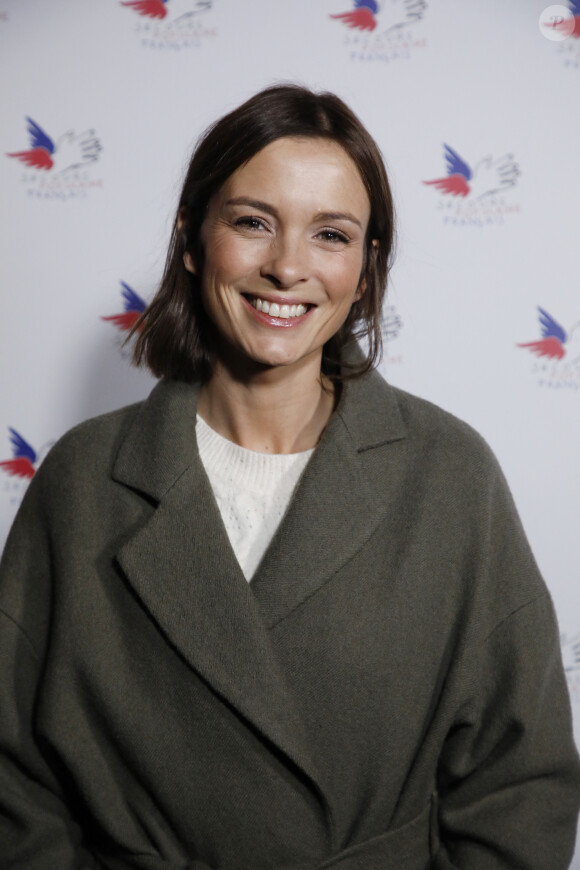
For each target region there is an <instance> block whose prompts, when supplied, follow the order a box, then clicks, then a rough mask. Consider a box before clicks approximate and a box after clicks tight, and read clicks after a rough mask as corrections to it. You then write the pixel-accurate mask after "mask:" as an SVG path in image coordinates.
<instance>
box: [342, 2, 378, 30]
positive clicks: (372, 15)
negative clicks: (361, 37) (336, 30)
mask: <svg viewBox="0 0 580 870" xmlns="http://www.w3.org/2000/svg"><path fill="white" fill-rule="evenodd" d="M378 11H379V4H378V3H376V2H375V0H354V9H353V10H351V11H350V12H339V13H338V14H336V15H331V16H330V17H331V18H336V19H338V20H339V21H342V22H343V24H346V26H347V27H352V28H355V29H356V30H374V29H375V27H376V26H377V17H376V16H377V12H378Z"/></svg>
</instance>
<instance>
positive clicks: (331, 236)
mask: <svg viewBox="0 0 580 870" xmlns="http://www.w3.org/2000/svg"><path fill="white" fill-rule="evenodd" d="M318 238H319V239H322V241H323V242H333V243H334V244H340V245H347V244H348V241H349V240H348V236H345V235H344V233H340V232H339V231H338V230H321V231H320V232H319V233H318Z"/></svg>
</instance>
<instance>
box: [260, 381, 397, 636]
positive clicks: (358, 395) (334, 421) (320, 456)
mask: <svg viewBox="0 0 580 870" xmlns="http://www.w3.org/2000/svg"><path fill="white" fill-rule="evenodd" d="M405 437H406V428H405V425H404V423H403V420H402V419H401V415H400V411H399V407H398V404H397V401H396V398H395V396H394V393H393V391H392V389H391V388H390V387H389V386H388V385H387V384H386V383H385V381H384V380H383V379H382V378H381V377H380V375H378V374H376V373H373V374H372V375H370V376H367V377H364V378H361V379H360V380H356V381H351V382H349V381H347V382H346V384H345V386H344V388H343V395H342V397H341V401H340V403H339V406H338V408H337V411H336V413H335V414H334V415H333V417H332V418H331V421H330V423H329V425H328V427H327V429H326V431H325V433H324V435H323V438H322V440H321V442H320V444H319V446H318V447H317V449H316V451H315V453H314V455H313V457H312V459H311V461H310V463H309V465H308V466H307V468H306V470H305V472H304V475H303V477H302V480H301V482H300V484H299V487H298V489H297V491H296V493H295V496H294V499H293V501H292V503H291V505H290V507H289V510H288V512H287V514H286V516H285V518H284V520H283V522H282V523H281V524H280V527H279V528H278V530H277V532H276V535H275V537H274V539H273V541H272V543H271V545H270V548H269V549H268V551H267V552H266V554H265V556H264V559H263V561H262V563H261V565H260V566H259V568H258V571H257V572H256V575H255V577H254V579H253V580H252V588H253V591H254V595H255V596H256V599H257V601H258V603H259V605H260V610H261V613H262V616H263V619H264V621H265V623H266V624H267V625H268V626H270V627H271V626H273V625H274V624H275V623H277V622H279V621H280V620H281V619H284V617H285V616H286V615H287V614H288V613H290V612H291V611H292V610H293V609H294V608H295V607H297V606H299V605H300V604H302V603H303V602H304V601H306V600H307V599H308V598H309V597H310V596H311V595H313V594H314V593H315V592H316V590H317V589H319V588H320V587H321V586H322V585H323V584H325V583H327V582H328V581H329V580H331V579H332V577H333V575H334V574H335V573H336V572H337V570H338V569H339V568H340V567H341V566H342V565H344V564H345V563H346V562H347V561H348V560H349V559H350V558H351V557H352V556H353V555H354V554H355V553H356V552H357V551H358V550H360V549H361V547H363V546H364V544H365V543H366V542H367V541H368V539H369V538H370V537H371V535H372V534H373V532H374V530H375V529H376V527H377V525H378V524H379V523H380V522H381V520H382V519H383V518H384V516H385V514H386V512H387V511H388V510H389V504H390V503H392V502H390V499H389V497H388V495H389V492H392V491H393V490H395V489H396V487H395V486H394V475H396V473H397V468H400V467H401V466H400V463H399V462H398V461H397V460H398V459H399V458H400V452H401V451H402V450H405ZM389 451H390V458H391V460H392V461H391V462H388V461H385V452H387V455H389V453H388V452H389Z"/></svg>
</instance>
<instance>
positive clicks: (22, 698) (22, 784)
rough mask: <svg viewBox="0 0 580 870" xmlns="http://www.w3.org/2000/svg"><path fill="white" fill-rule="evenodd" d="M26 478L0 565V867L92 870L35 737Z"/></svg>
mask: <svg viewBox="0 0 580 870" xmlns="http://www.w3.org/2000/svg"><path fill="white" fill-rule="evenodd" d="M40 490H41V486H40V481H37V480H33V481H32V483H31V485H30V486H29V489H28V492H27V494H26V496H25V499H24V502H23V504H22V506H21V508H20V511H19V513H18V515H17V517H16V520H15V522H14V524H13V527H12V530H11V533H10V535H9V538H8V541H7V544H6V548H5V551H4V555H3V558H2V562H1V564H0V866H2V867H10V868H11V870H25V868H26V870H49V868H55V867H58V868H59V870H72V868H74V870H96V868H100V866H101V865H100V864H99V863H98V862H97V860H96V859H95V858H94V857H93V856H92V855H91V854H90V853H89V852H88V851H87V850H86V849H84V848H83V845H82V839H83V838H82V833H81V831H80V829H79V827H78V826H77V825H76V824H75V823H74V821H73V819H72V817H71V815H70V814H69V812H68V811H67V808H66V803H65V800H64V798H63V795H62V793H61V790H60V787H59V784H58V777H57V776H56V775H55V772H54V771H53V770H52V769H51V765H50V762H49V761H48V760H47V758H46V757H45V754H44V752H43V747H42V746H41V745H39V741H38V739H37V736H36V734H35V728H34V711H35V705H36V702H37V691H38V685H39V679H40V675H41V672H42V645H43V642H44V639H45V637H46V632H47V626H48V622H49V618H50V609H49V586H50V548H49V542H48V534H47V530H46V526H45V523H44V519H43V511H42V504H41V498H40Z"/></svg>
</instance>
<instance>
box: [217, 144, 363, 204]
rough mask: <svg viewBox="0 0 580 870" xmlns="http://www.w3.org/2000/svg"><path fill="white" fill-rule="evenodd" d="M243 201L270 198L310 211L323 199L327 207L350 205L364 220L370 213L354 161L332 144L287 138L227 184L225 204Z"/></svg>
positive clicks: (255, 158)
mask: <svg viewBox="0 0 580 870" xmlns="http://www.w3.org/2000/svg"><path fill="white" fill-rule="evenodd" d="M239 196H248V197H252V196H253V197H257V198H259V197H264V196H265V197H268V196H270V197H274V198H276V199H278V200H280V201H283V202H286V203H288V204H291V203H293V204H295V205H298V204H300V203H303V204H304V205H305V206H306V205H307V204H309V203H313V202H315V201H317V200H320V202H321V204H324V207H325V208H326V207H334V206H333V204H335V206H336V207H338V206H339V205H340V204H341V203H344V202H345V201H347V202H348V203H349V206H350V207H351V208H353V209H356V210H357V211H358V212H360V213H361V216H364V215H366V216H367V217H368V213H369V212H370V203H369V197H368V194H367V191H366V188H365V186H364V183H363V180H362V178H361V175H360V172H359V170H358V168H357V166H356V164H355V162H354V160H353V159H352V158H351V157H350V155H349V154H348V153H347V152H346V151H345V150H344V148H343V147H342V146H341V145H339V144H338V143H337V142H335V141H334V140H332V139H323V138H306V137H284V138H281V139H276V140H275V141H274V142H271V143H269V144H268V145H266V146H265V147H264V148H262V149H261V150H260V151H258V152H257V154H255V155H254V156H253V157H252V158H250V160H248V161H247V162H246V163H244V164H242V166H240V167H238V169H237V170H236V171H235V172H234V173H233V174H232V175H231V176H230V177H229V178H228V179H227V181H226V182H225V183H224V185H223V187H222V189H221V190H220V194H219V199H220V201H221V202H222V203H223V202H225V201H228V200H229V199H231V198H232V197H234V198H235V197H239Z"/></svg>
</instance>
